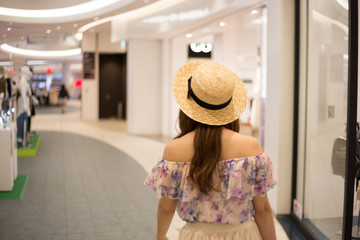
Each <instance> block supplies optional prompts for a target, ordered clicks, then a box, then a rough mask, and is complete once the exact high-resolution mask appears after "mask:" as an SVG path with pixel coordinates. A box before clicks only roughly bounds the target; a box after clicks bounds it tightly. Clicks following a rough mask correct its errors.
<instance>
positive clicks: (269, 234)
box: [252, 193, 276, 240]
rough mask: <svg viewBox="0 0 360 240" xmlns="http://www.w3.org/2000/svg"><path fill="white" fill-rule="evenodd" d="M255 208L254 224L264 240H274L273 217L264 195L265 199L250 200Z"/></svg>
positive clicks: (258, 197)
mask: <svg viewBox="0 0 360 240" xmlns="http://www.w3.org/2000/svg"><path fill="white" fill-rule="evenodd" d="M252 202H253V205H254V208H255V222H256V224H257V225H258V227H259V231H260V234H261V236H262V237H263V239H264V240H274V239H276V233H275V224H274V217H273V214H272V210H271V206H270V203H269V200H268V197H267V194H266V193H265V197H261V196H256V197H254V198H253V200H252Z"/></svg>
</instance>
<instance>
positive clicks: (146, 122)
mask: <svg viewBox="0 0 360 240" xmlns="http://www.w3.org/2000/svg"><path fill="white" fill-rule="evenodd" d="M128 47H129V51H128V54H127V97H128V98H127V111H128V112H127V123H128V124H127V126H128V131H129V132H130V133H134V134H143V135H160V132H161V105H162V104H161V96H162V93H161V89H162V88H161V77H162V74H161V67H162V54H161V52H162V45H161V41H160V40H148V39H147V40H142V39H131V40H129V46H128Z"/></svg>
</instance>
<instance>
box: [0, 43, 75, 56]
mask: <svg viewBox="0 0 360 240" xmlns="http://www.w3.org/2000/svg"><path fill="white" fill-rule="evenodd" d="M0 48H1V49H2V50H3V51H5V52H8V53H13V54H15V55H20V56H27V57H48V58H56V57H71V56H77V55H80V54H81V48H74V49H69V50H60V51H39V50H30V49H24V48H16V47H13V46H10V45H9V44H6V43H5V44H2V45H1V46H0Z"/></svg>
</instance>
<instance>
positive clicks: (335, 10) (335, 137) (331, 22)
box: [294, 0, 349, 239]
mask: <svg viewBox="0 0 360 240" xmlns="http://www.w3.org/2000/svg"><path fill="white" fill-rule="evenodd" d="M302 6H303V7H302V8H301V11H303V14H302V15H301V16H307V17H305V18H303V19H301V25H302V26H307V27H306V28H307V29H306V31H302V32H301V34H305V35H306V37H305V38H304V37H303V38H301V39H302V40H305V41H306V42H307V44H306V45H304V44H303V45H302V46H306V47H305V48H303V49H302V50H301V51H302V52H301V55H302V56H303V59H304V60H303V61H302V63H304V65H305V67H302V68H301V72H300V75H301V76H303V77H302V78H301V79H300V102H299V107H300V108H299V109H300V112H299V123H300V125H299V145H298V152H299V154H298V168H297V176H298V179H297V187H296V188H297V189H296V199H295V200H294V212H295V214H296V215H297V216H298V217H299V218H300V219H301V220H302V222H303V223H304V224H305V225H306V226H307V227H308V229H311V231H312V232H313V234H314V235H316V237H317V238H319V239H341V238H342V221H343V208H344V177H345V159H346V156H345V149H344V147H345V146H344V145H343V144H344V142H345V141H344V139H346V123H347V104H348V103H347V91H348V72H347V69H348V37H349V29H348V9H347V8H348V7H347V1H340V0H331V1H328V0H308V1H307V5H306V7H304V6H305V5H302ZM304 11H305V12H306V14H304ZM303 29H304V28H303ZM341 146H343V147H341Z"/></svg>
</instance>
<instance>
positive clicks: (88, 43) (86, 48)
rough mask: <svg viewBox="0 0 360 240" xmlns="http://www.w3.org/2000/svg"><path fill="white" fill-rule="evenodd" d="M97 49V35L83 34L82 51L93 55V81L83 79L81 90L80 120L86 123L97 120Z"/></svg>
mask: <svg viewBox="0 0 360 240" xmlns="http://www.w3.org/2000/svg"><path fill="white" fill-rule="evenodd" d="M97 49H98V37H97V34H93V33H86V34H84V37H83V40H82V51H83V52H94V53H95V79H84V80H83V85H82V88H81V118H82V119H83V120H88V121H95V120H97V119H99V68H98V66H99V55H98V50H97Z"/></svg>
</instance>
